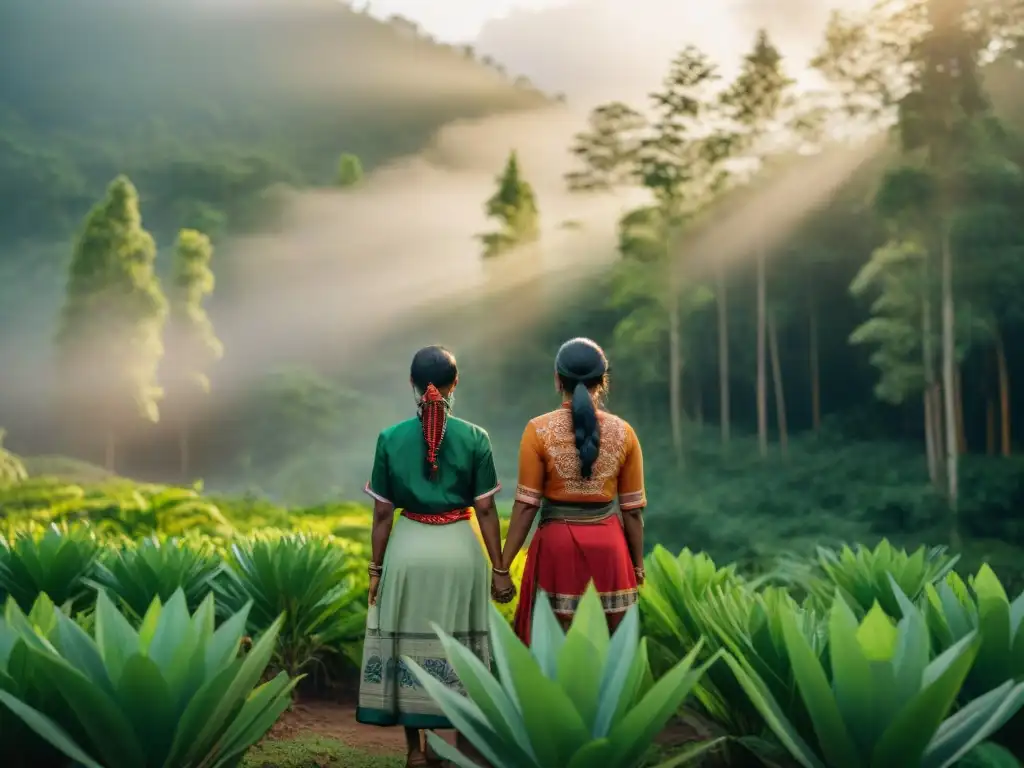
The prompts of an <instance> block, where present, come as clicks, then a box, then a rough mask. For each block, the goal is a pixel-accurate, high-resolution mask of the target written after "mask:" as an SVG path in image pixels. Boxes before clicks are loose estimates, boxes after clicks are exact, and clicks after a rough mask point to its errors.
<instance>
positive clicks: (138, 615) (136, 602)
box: [92, 537, 223, 626]
mask: <svg viewBox="0 0 1024 768" xmlns="http://www.w3.org/2000/svg"><path fill="white" fill-rule="evenodd" d="M222 568H223V565H222V563H221V560H220V558H219V557H218V555H217V553H216V551H215V550H214V548H213V546H212V545H211V544H210V543H209V542H203V541H198V542H197V541H188V540H186V541H182V540H179V539H174V538H163V539H160V538H155V537H154V538H147V539H143V540H142V541H140V542H138V543H133V544H125V545H123V546H122V547H120V548H118V549H108V550H106V551H105V552H104V553H103V556H101V558H100V561H99V562H98V563H97V565H96V570H95V573H94V574H93V576H92V580H93V582H94V583H95V585H96V587H97V588H99V589H102V590H105V591H106V592H107V594H108V595H110V597H111V599H112V600H113V601H114V602H115V604H117V605H118V606H119V607H120V608H121V610H122V611H123V612H124V614H125V615H126V616H127V617H129V618H130V619H131V620H132V622H133V624H135V625H136V626H137V625H138V622H141V621H142V618H143V616H145V615H146V611H147V610H149V606H150V605H152V604H153V601H154V600H157V599H159V600H160V602H162V603H166V602H167V601H168V600H170V599H171V596H172V595H174V593H175V592H177V591H178V590H181V592H182V593H183V594H184V596H185V604H186V605H187V606H188V610H189V612H190V613H194V612H195V611H197V610H198V609H199V606H200V604H201V603H202V602H203V600H204V599H205V598H206V596H207V595H208V594H209V593H210V591H211V589H212V582H213V579H214V577H216V576H217V575H218V574H220V573H221V570H222Z"/></svg>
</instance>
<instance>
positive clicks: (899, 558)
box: [776, 539, 959, 618]
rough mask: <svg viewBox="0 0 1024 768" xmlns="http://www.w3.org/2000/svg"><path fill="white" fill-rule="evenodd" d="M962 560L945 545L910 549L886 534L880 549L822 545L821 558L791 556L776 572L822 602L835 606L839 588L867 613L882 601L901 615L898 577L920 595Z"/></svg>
mask: <svg viewBox="0 0 1024 768" xmlns="http://www.w3.org/2000/svg"><path fill="white" fill-rule="evenodd" d="M958 560H959V555H949V554H947V553H946V548H945V547H932V548H930V549H926V548H925V547H919V548H918V549H917V550H915V551H914V552H913V554H908V553H907V551H906V550H903V549H896V548H895V547H893V546H892V545H891V544H890V543H889V542H888V541H887V540H884V539H883V540H882V541H881V542H880V543H879V544H878V546H877V547H875V548H874V549H870V548H869V547H865V546H863V545H860V544H858V545H856V547H855V548H853V549H851V548H850V547H848V546H844V547H842V548H841V549H839V550H834V549H828V548H826V547H818V556H817V558H816V562H814V563H813V564H812V565H811V566H810V567H809V568H808V567H804V568H801V564H800V563H798V562H795V561H793V560H792V559H790V560H788V561H784V562H783V563H782V564H781V567H780V568H779V569H778V570H777V571H776V576H781V577H782V578H783V580H784V581H788V582H790V583H791V584H793V585H795V586H800V587H803V588H804V589H805V590H806V592H807V593H808V595H809V596H810V597H811V599H812V600H814V602H815V603H816V604H817V605H818V606H819V607H822V608H827V607H828V606H830V605H831V604H832V597H833V595H834V594H835V593H837V592H838V593H839V594H840V595H841V596H842V597H843V599H844V600H845V601H846V603H847V604H848V605H849V606H850V607H852V608H854V609H855V610H856V611H857V612H858V613H859V614H860V615H861V616H863V615H864V614H866V613H867V612H868V611H869V610H870V609H871V607H872V606H873V605H874V604H875V603H876V602H877V603H878V604H879V605H881V607H882V609H883V610H884V611H885V612H886V613H887V614H888V615H889V616H892V617H893V618H899V617H900V601H899V599H898V598H897V596H896V594H895V592H894V591H893V588H892V585H893V583H895V584H896V585H897V586H898V587H899V589H900V590H901V591H902V592H903V594H904V595H908V596H909V597H910V598H911V600H917V599H918V598H919V597H920V596H921V595H922V594H923V593H924V589H925V587H926V586H927V585H928V584H935V583H937V582H939V581H941V580H942V579H943V578H945V576H946V574H947V573H949V572H950V571H952V570H953V567H954V566H955V565H956V563H957V561H958Z"/></svg>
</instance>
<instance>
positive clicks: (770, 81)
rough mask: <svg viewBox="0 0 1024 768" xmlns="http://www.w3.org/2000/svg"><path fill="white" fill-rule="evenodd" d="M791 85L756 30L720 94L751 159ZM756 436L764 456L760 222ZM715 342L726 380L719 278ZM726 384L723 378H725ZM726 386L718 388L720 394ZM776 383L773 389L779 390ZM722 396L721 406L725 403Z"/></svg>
mask: <svg viewBox="0 0 1024 768" xmlns="http://www.w3.org/2000/svg"><path fill="white" fill-rule="evenodd" d="M792 83H793V81H792V80H791V79H790V78H789V77H788V76H787V75H786V73H785V72H784V71H783V66H782V54H781V53H779V50H778V49H777V48H776V47H775V46H774V45H773V44H772V42H771V40H770V39H769V37H768V33H767V32H765V31H764V30H760V31H759V32H758V33H757V37H756V38H755V40H754V46H753V48H752V50H751V51H750V53H748V54H747V55H746V56H745V57H744V59H743V64H742V66H741V69H740V73H739V75H738V76H737V78H736V80H735V81H734V82H733V83H732V85H731V86H730V87H729V88H728V89H727V90H726V91H725V93H724V94H723V95H722V101H723V103H724V104H725V106H726V109H727V110H728V114H729V116H730V118H731V119H732V121H733V123H734V124H735V126H736V127H737V130H738V132H739V145H740V147H742V148H743V150H744V151H745V152H747V153H748V154H749V155H750V156H752V157H755V158H758V157H761V156H763V154H764V153H766V152H767V151H768V150H769V148H770V143H769V142H770V139H771V138H772V137H773V135H777V134H778V132H779V131H780V130H782V129H783V127H784V120H783V117H784V113H783V108H784V107H785V106H786V102H787V91H788V89H789V88H790V86H791V85H792ZM755 226H757V227H758V229H759V242H758V246H757V254H756V259H757V436H758V445H759V448H760V451H761V455H762V456H767V454H768V385H767V351H768V350H767V342H768V326H769V322H768V320H769V318H768V295H767V294H768V288H767V276H766V274H765V272H766V266H765V256H766V254H765V243H764V222H757V223H756V225H755ZM718 282H719V292H720V297H719V302H720V309H719V312H720V315H719V337H720V338H721V339H723V341H722V342H721V344H722V347H721V350H722V351H721V354H722V355H723V360H722V361H721V363H720V367H721V368H723V369H724V371H725V374H724V376H725V377H728V363H727V362H726V361H727V358H728V341H727V339H728V326H727V322H728V311H727V309H726V296H725V280H724V277H721V276H720V277H719V281H718ZM725 380H726V381H727V378H726V379H725ZM727 386H728V384H727V383H726V384H724V385H723V387H722V388H723V390H725V389H726V388H727ZM781 388H782V387H781V382H776V390H777V391H780V390H781ZM727 400H728V398H727V397H723V402H725V401H727Z"/></svg>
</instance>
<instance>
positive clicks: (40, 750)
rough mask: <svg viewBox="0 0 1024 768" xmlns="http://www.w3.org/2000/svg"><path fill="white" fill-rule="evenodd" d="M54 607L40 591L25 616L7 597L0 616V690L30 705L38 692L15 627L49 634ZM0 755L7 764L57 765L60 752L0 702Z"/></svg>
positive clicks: (21, 767) (27, 767) (23, 767)
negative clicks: (33, 629) (0, 735)
mask: <svg viewBox="0 0 1024 768" xmlns="http://www.w3.org/2000/svg"><path fill="white" fill-rule="evenodd" d="M56 612H57V609H56V608H54V605H53V603H52V602H51V601H50V599H49V598H48V597H47V596H46V595H40V596H39V598H38V599H37V600H36V602H35V604H34V605H33V606H32V610H31V611H30V612H29V614H28V616H27V617H26V616H25V615H24V614H23V613H22V612H21V609H20V608H18V604H17V603H16V602H14V601H13V600H8V601H7V604H6V606H5V610H4V615H3V617H2V618H0V691H5V692H6V693H8V694H10V695H11V696H15V697H17V698H18V699H19V700H21V701H25V702H27V703H28V704H29V705H30V706H33V707H39V706H41V700H42V698H43V697H42V693H41V691H40V689H39V686H38V685H37V684H36V682H35V680H34V679H33V676H32V674H31V673H29V672H28V661H29V659H28V655H29V649H28V645H26V643H25V641H24V640H22V638H21V636H20V634H19V629H23V628H25V627H26V626H30V627H35V628H36V631H37V632H39V633H40V634H41V635H42V636H43V637H47V638H49V637H50V636H51V635H52V633H53V631H54V629H55V628H56V626H57V617H56ZM0 734H3V740H2V742H0V756H2V758H3V764H4V765H5V766H10V768H60V767H61V766H63V765H64V764H65V763H66V762H67V761H66V759H65V758H64V756H63V755H61V754H60V753H59V752H58V751H57V750H55V749H54V748H53V747H52V746H50V744H49V743H47V742H46V741H45V740H44V739H43V738H41V737H40V736H39V735H38V734H37V733H35V731H33V730H32V729H31V728H29V727H28V726H26V725H25V723H24V722H23V721H22V720H21V718H19V717H17V716H16V715H15V714H14V713H13V712H12V711H11V710H9V709H8V708H7V707H3V706H0Z"/></svg>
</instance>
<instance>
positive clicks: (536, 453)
mask: <svg viewBox="0 0 1024 768" xmlns="http://www.w3.org/2000/svg"><path fill="white" fill-rule="evenodd" d="M543 498H544V454H543V453H542V451H541V446H540V440H539V438H538V437H537V427H536V425H535V424H534V423H533V422H532V421H531V422H530V423H529V424H527V425H526V429H525V430H524V431H523V439H522V440H520V441H519V477H518V479H517V481H516V501H521V502H523V503H524V504H530V505H531V506H535V507H539V506H540V502H541V500H542V499H543Z"/></svg>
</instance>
